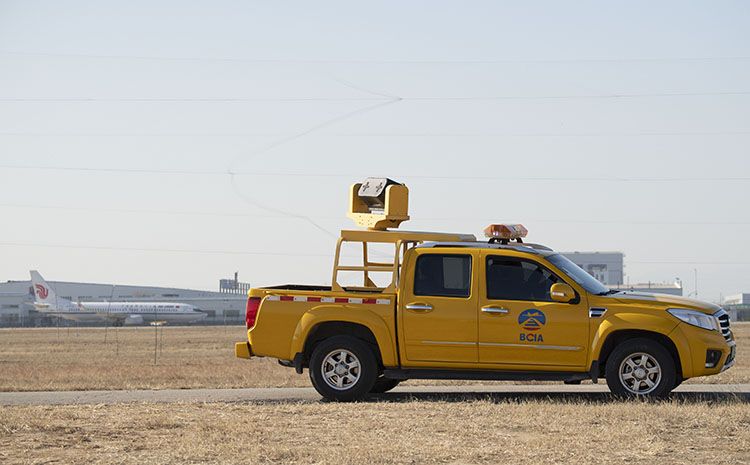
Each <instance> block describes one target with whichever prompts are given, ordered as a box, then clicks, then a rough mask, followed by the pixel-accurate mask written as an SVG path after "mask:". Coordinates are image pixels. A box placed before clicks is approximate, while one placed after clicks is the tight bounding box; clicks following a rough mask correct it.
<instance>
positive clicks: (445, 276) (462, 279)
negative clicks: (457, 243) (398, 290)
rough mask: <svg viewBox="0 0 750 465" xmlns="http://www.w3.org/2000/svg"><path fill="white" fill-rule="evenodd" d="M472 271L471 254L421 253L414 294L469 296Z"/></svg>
mask: <svg viewBox="0 0 750 465" xmlns="http://www.w3.org/2000/svg"><path fill="white" fill-rule="evenodd" d="M471 273H472V262H471V255H455V254H424V255H421V256H420V257H419V258H417V266H416V271H415V273H414V295H418V296H433V297H460V298H466V297H469V296H470V295H471Z"/></svg>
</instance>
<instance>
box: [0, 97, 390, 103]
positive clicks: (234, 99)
mask: <svg viewBox="0 0 750 465" xmlns="http://www.w3.org/2000/svg"><path fill="white" fill-rule="evenodd" d="M363 101H383V99H382V98H374V97H206V98H200V97H174V98H172V97H0V102H50V103H56V102H84V103H85V102H139V103H140V102H159V103H172V102H177V103H179V102H195V103H214V102H216V103H234V102H363Z"/></svg>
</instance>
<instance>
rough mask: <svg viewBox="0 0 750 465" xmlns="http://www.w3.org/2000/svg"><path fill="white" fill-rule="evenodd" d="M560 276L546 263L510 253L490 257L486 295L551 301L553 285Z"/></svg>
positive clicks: (496, 297)
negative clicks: (545, 264) (511, 255)
mask: <svg viewBox="0 0 750 465" xmlns="http://www.w3.org/2000/svg"><path fill="white" fill-rule="evenodd" d="M558 282H560V280H559V279H558V278H557V276H555V275H554V274H553V273H552V272H551V271H549V270H548V269H547V268H544V267H543V266H541V265H539V264H537V263H535V262H532V261H528V260H521V259H518V258H510V257H487V298H488V299H490V300H528V301H537V302H552V298H551V297H550V288H551V287H552V285H553V284H556V283H558Z"/></svg>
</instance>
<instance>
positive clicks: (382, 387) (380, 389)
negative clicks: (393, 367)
mask: <svg viewBox="0 0 750 465" xmlns="http://www.w3.org/2000/svg"><path fill="white" fill-rule="evenodd" d="M399 383H401V380H399V379H391V378H386V377H385V376H381V377H380V378H378V379H377V381H375V385H374V386H373V387H372V389H370V392H371V393H373V394H383V393H385V392H388V391H390V390H392V389H394V388H395V387H396V386H398V385H399Z"/></svg>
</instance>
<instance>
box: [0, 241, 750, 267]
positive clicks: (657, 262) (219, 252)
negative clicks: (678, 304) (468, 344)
mask: <svg viewBox="0 0 750 465" xmlns="http://www.w3.org/2000/svg"><path fill="white" fill-rule="evenodd" d="M0 246H4V247H42V248H57V249H82V250H103V251H118V252H157V253H184V254H210V255H253V256H273V257H315V258H319V257H325V258H330V254H312V253H292V252H256V251H239V250H198V249H168V248H147V247H121V246H95V245H73V244H50V243H29V242H0ZM349 258H356V257H354V256H352V257H349ZM627 263H634V264H645V265H706V266H709V265H716V266H748V265H750V262H720V261H688V260H684V261H683V260H669V259H663V260H640V261H639V260H628V262H627Z"/></svg>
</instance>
